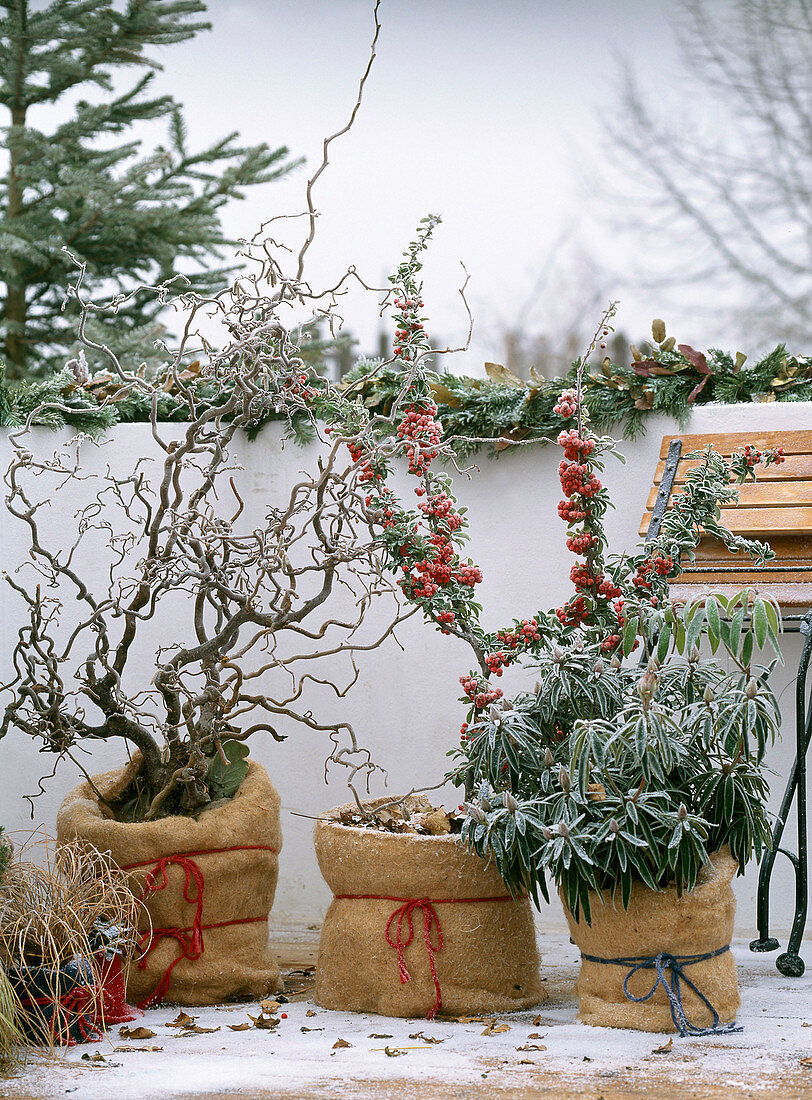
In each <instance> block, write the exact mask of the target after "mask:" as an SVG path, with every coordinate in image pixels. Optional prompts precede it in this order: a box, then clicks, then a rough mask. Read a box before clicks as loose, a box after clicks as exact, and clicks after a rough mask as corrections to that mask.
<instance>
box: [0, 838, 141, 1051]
mask: <svg viewBox="0 0 812 1100" xmlns="http://www.w3.org/2000/svg"><path fill="white" fill-rule="evenodd" d="M138 910H139V905H138V903H137V901H136V899H135V898H134V896H133V894H132V892H131V891H130V889H129V888H128V886H127V883H126V876H125V875H124V874H123V873H122V872H121V871H120V870H119V869H118V868H117V867H114V866H113V865H112V863H111V861H110V859H109V856H107V855H102V854H101V853H100V852H97V851H96V850H95V849H93V848H91V847H90V846H89V845H88V844H86V843H84V842H80V841H72V842H70V843H67V844H63V845H60V846H58V847H57V846H55V845H54V843H53V841H52V840H50V839H49V838H48V837H46V836H43V835H42V834H34V837H33V839H31V840H29V841H28V842H27V843H26V844H25V845H24V846H23V848H22V849H21V850H20V852H19V853H18V854H17V855H16V857H15V858H14V859H13V860H9V861H8V863H7V865H6V867H5V870H4V873H3V875H2V879H0V975H2V980H1V981H0V1011H1V1012H2V1020H3V1025H2V1028H1V1029H0V1034H1V1035H2V1038H3V1053H4V1057H5V1061H6V1062H7V1063H9V1064H13V1062H14V1060H15V1059H14V1056H15V1054H19V1051H20V1049H21V1048H22V1047H23V1046H28V1045H36V1046H40V1045H43V1044H44V1045H48V1046H55V1045H63V1046H73V1045H74V1044H75V1043H82V1042H96V1041H98V1040H99V1039H100V1038H101V1035H102V1032H103V1030H104V1028H105V1027H109V1026H110V1025H112V1024H114V1023H120V1022H124V1021H127V1020H132V1019H134V1013H133V1010H132V1009H130V1008H129V1006H127V1005H126V1004H125V1002H124V998H123V977H122V969H121V967H122V964H123V966H124V967H125V968H126V966H127V965H128V964H129V960H130V958H131V956H132V952H133V948H134V946H135V941H136V933H135V928H136V924H137V920H138V915H139V914H138ZM113 960H116V963H117V965H115V966H113V965H112V962H113Z"/></svg>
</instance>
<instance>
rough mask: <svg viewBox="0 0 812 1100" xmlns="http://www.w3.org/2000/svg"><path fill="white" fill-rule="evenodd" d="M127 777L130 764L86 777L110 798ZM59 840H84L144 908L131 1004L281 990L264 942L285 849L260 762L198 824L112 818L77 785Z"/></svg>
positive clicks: (273, 795) (193, 1001)
mask: <svg viewBox="0 0 812 1100" xmlns="http://www.w3.org/2000/svg"><path fill="white" fill-rule="evenodd" d="M130 780H131V768H125V769H122V770H119V771H115V772H108V773H106V774H104V775H99V776H94V777H93V783H94V784H95V786H96V788H97V789H98V790H99V791H101V793H102V794H103V795H104V797H105V798H106V799H110V800H112V799H114V797H115V794H116V792H117V791H118V790H120V789H122V784H126V783H128V782H129V781H130ZM57 837H58V839H59V840H60V841H65V840H69V839H70V838H72V837H81V838H83V839H85V840H88V841H90V843H91V844H93V845H94V846H95V847H96V848H98V849H99V850H100V851H102V852H110V854H111V856H112V858H113V859H114V860H115V862H116V863H117V864H118V866H119V867H121V868H122V869H123V870H131V871H132V876H131V885H132V889H133V891H134V893H135V894H136V896H142V897H143V901H144V905H145V907H146V911H147V912H146V913H145V915H144V920H143V921H142V922H141V923H139V932H140V933H141V934H142V942H141V956H140V959H139V961H138V962H135V963H133V964H132V965H131V967H130V970H129V975H128V978H127V997H128V999H129V1000H131V1001H134V1002H135V1003H137V1004H139V1005H141V1006H146V1005H152V1004H159V1003H161V1002H162V1001H169V1002H172V1003H175V1004H183V1005H206V1004H217V1003H219V1002H222V1001H227V1000H230V999H232V998H235V997H263V996H265V995H267V994H268V993H271V992H275V991H277V990H278V989H280V988H281V983H280V977H279V968H278V966H277V964H276V960H275V959H274V956H273V954H272V952H271V949H270V945H269V943H268V914H269V912H270V910H271V906H272V905H273V899H274V894H275V892H276V882H277V878H278V873H279V870H278V854H279V851H280V849H281V847H282V831H281V827H280V823H279V795H278V794H277V792H276V790H275V788H274V787H273V785H272V783H271V781H270V780H269V778H268V775H267V773H266V771H265V769H264V768H263V767H262V766H261V765H260V764H257V763H255V762H254V761H251V762H249V766H248V773H247V775H246V777H245V779H244V780H243V782H242V784H241V785H240V787H239V789H238V790H237V793H236V794H235V795H234V797H233V798H231V799H229V800H228V801H226V802H220V803H218V804H217V805H216V806H213V807H212V808H211V809H208V810H204V811H203V812H202V813H201V814H199V815H198V816H197V817H196V818H190V817H181V816H175V817H164V818H161V819H160V820H157V821H145V822H123V821H117V820H115V819H114V817H113V815H112V812H111V811H110V810H109V809H108V807H107V806H105V805H104V804H103V803H100V802H99V800H98V798H97V797H96V795H95V794H94V792H93V789H92V787H91V786H90V784H89V783H81V784H80V785H79V786H78V787H75V788H74V789H73V790H72V791H71V792H70V793H69V794H68V795H67V797H66V798H65V801H64V802H63V804H62V807H61V808H60V810H59V814H58V816H57Z"/></svg>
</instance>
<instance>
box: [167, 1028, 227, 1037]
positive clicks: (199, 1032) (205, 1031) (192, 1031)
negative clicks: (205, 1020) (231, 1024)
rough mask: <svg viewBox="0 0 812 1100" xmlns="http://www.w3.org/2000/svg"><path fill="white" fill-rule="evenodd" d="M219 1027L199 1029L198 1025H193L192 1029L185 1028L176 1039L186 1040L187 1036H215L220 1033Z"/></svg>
mask: <svg viewBox="0 0 812 1100" xmlns="http://www.w3.org/2000/svg"><path fill="white" fill-rule="evenodd" d="M219 1030H220V1028H219V1027H198V1026H197V1024H192V1025H191V1026H190V1027H185V1028H184V1029H183V1031H182V1032H181V1033H180V1035H176V1036H175V1038H176V1039H185V1038H186V1036H187V1035H213V1034H214V1033H215V1031H219Z"/></svg>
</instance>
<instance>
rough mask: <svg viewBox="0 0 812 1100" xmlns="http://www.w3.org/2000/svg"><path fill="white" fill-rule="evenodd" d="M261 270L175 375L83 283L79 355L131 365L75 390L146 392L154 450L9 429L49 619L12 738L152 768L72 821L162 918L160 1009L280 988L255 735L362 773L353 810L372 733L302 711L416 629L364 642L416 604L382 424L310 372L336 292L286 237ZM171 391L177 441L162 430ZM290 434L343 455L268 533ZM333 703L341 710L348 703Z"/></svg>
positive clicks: (32, 627)
mask: <svg viewBox="0 0 812 1100" xmlns="http://www.w3.org/2000/svg"><path fill="white" fill-rule="evenodd" d="M248 252H249V255H250V257H251V262H252V264H253V266H252V267H251V269H250V272H248V273H241V275H240V277H239V279H238V280H236V281H235V283H234V284H233V285H232V287H231V288H230V290H228V291H223V292H222V293H221V294H220V295H219V296H218V299H217V303H218V309H219V315H220V318H221V320H222V321H223V322H224V327H225V330H226V332H227V333H230V334H231V335H230V337H229V338H228V339H227V341H226V343H225V344H224V346H222V347H221V348H219V349H216V350H213V349H212V348H211V347H210V345H209V344H208V343H207V342H206V341H205V340H204V339H203V338H196V337H194V336H193V335H192V334H193V333H195V331H196V328H197V325H198V321H199V317H200V315H201V312H202V311H208V310H210V308H211V300H210V299H208V298H204V297H200V296H198V295H195V294H192V293H188V294H187V295H185V296H184V298H183V300H182V302H181V303H180V304H182V305H185V307H186V317H185V323H184V326H183V330H182V336H181V338H180V341H179V343H178V346H177V347H176V348H175V349H174V350H173V351H172V352H171V353H169V352H168V351H167V355H168V361H167V364H166V366H165V368H164V369H163V371H162V372H161V373H160V374H159V375H158V376H157V377H155V378H149V377H146V376H144V375H142V373H140V372H137V371H136V372H132V371H129V370H127V369H125V367H124V366H123V365H122V364H121V363H120V362H119V361H118V359H117V358H116V356H115V355H114V354H113V353H112V352H111V351H110V350H109V349H106V348H103V347H99V346H97V345H95V344H94V342H93V341H92V339H91V337H90V336H89V335H88V332H87V321H88V318H89V316H90V315H91V314H92V313H93V311H94V310H97V309H98V308H100V307H99V306H97V305H95V304H92V303H90V302H88V301H86V300H85V299H84V297H83V294H82V290H81V277H80V278H79V280H78V281H77V285H76V286H75V287H73V288H72V291H71V293H72V295H73V297H74V300H75V302H76V304H77V307H78V310H79V314H80V322H79V337H80V340H83V341H84V342H85V344H86V345H87V346H89V347H93V348H94V350H96V351H101V352H103V353H104V354H106V355H107V358H108V361H109V364H110V369H109V372H108V374H109V378H108V379H107V380H106V381H104V380H102V381H104V386H105V387H106V389H105V390H100V388H99V387H100V385H101V383H100V380H99V378H98V377H96V378H95V379H90V378H88V377H87V372H86V369H85V367H84V363H83V360H82V358H81V356H80V357H79V358H78V359H77V360H74V361H73V362H72V363H71V364H69V369H70V370H71V371H72V373H73V383H74V386H75V389H76V391H77V392H78V393H79V394H81V392H82V391H83V389H85V388H88V387H90V388H92V389H93V392H94V393H95V394H96V395H97V397H98V394H99V393H100V392H102V393H104V394H105V396H104V398H103V404H106V405H107V406H108V407H109V406H111V405H112V404H113V403H115V401H116V400H117V398H118V397H120V396H121V394H127V395H129V396H131V397H132V396H133V395H134V396H136V397H138V398H139V399H140V400H141V401H142V402H143V403H145V404H146V405H147V407H149V408H150V426H151V433H152V439H151V443H152V447H153V450H152V451H151V452H146V453H144V454H141V455H139V456H138V457H137V458H134V459H132V460H129V459H128V457H127V449H126V448H122V449H121V451H120V452H119V453H116V454H112V455H110V460H109V462H108V463H107V464H106V465H105V464H104V450H103V445H104V444H103V443H102V447H101V461H96V460H95V459H93V455H92V452H91V456H89V460H88V461H85V457H86V456H85V453H84V452H85V451H86V449H87V448H88V447H91V446H92V445H91V444H89V443H88V441H87V439H86V438H84V437H74V438H71V439H69V440H68V441H67V443H65V444H64V445H63V446H61V447H59V448H58V449H57V450H56V452H55V453H54V454H47V453H43V448H42V446H41V445H40V444H38V443H37V444H35V443H34V442H32V439H31V434H30V431H29V429H28V425H26V424H24V425H22V426H20V427H19V428H18V429H15V430H12V431H11V432H10V433H9V436H10V441H11V446H12V450H13V457H12V461H11V463H10V466H9V468H8V471H7V474H6V484H7V489H8V495H7V508H8V512H9V514H10V515H11V517H13V518H14V519H15V520H17V521H19V522H20V523H21V524H22V525H24V528H25V529H26V530H27V537H28V542H29V559H30V560H29V561H28V563H27V564H26V565H24V566H22V567H21V569H18V570H17V571H16V572H13V573H9V574H8V575H7V576H6V580H7V582H8V584H9V585H10V586H11V588H12V589H14V591H15V592H16V593H17V595H18V596H19V598H20V599H21V600H22V601H23V602H24V604H25V605H26V607H27V618H28V621H27V624H26V626H25V627H24V628H23V629H22V630H21V631H20V633H19V636H18V639H17V642H16V645H15V647H14V651H13V663H14V668H15V673H16V675H15V677H14V679H13V682H12V683H11V684H10V685H6V686H7V688H8V689H9V691H10V695H11V698H10V700H9V701H8V702H7V705H6V707H5V711H4V713H3V716H2V722H1V723H0V737H2V736H3V735H5V734H6V733H7V732H8V731H9V730H11V729H16V730H18V731H22V732H23V733H25V734H28V735H30V736H31V737H33V738H34V739H36V740H37V741H38V742H39V744H40V745H41V748H42V750H43V751H46V752H52V753H54V754H56V756H57V757H58V758H59V759H62V758H65V757H69V758H71V759H73V760H75V761H76V762H77V763H78V764H79V766H80V768H82V765H81V763H80V759H79V756H80V752H81V751H84V750H86V749H88V748H90V747H92V745H93V744H95V743H98V742H100V741H107V742H114V743H120V744H121V746H122V748H124V747H126V749H127V750H128V752H129V753H130V754H131V757H130V761H129V763H128V764H127V765H126V766H125V767H124V768H122V769H119V770H118V771H115V772H111V773H107V774H104V775H100V776H96V777H91V776H90V775H88V774H87V773H86V772H85V781H84V782H83V783H82V784H80V785H79V786H78V787H77V788H76V789H75V790H74V791H72V792H71V793H70V794H69V795H68V797H67V798H66V799H65V802H64V804H63V806H62V808H61V810H60V813H59V817H58V835H59V838H60V840H68V839H70V838H73V837H82V838H84V839H86V840H88V841H90V842H91V843H93V844H94V846H95V847H96V848H98V849H99V850H101V851H110V852H111V853H112V855H113V858H114V860H115V862H116V864H117V865H118V866H119V867H121V868H122V869H124V870H126V871H128V872H130V873H131V877H132V882H133V888H134V890H135V891H136V893H137V894H139V896H141V897H142V898H143V900H144V903H145V906H146V909H147V910H148V913H149V916H148V917H147V916H145V918H144V922H143V927H142V933H143V936H142V945H141V946H142V954H141V957H140V959H139V961H138V963H137V965H136V966H134V967H133V968H132V969H131V972H130V979H129V985H128V992H129V995H130V997H131V998H132V999H134V1000H136V1001H137V1002H138V1003H139V1004H153V1003H156V1002H160V1001H161V1000H163V999H166V998H169V999H172V1000H174V1001H178V1002H181V1003H185V1004H201V1003H211V1002H215V1001H220V1000H223V999H225V998H228V997H232V996H237V995H252V996H260V995H265V994H266V993H268V992H269V991H271V990H274V989H277V988H278V984H279V971H278V968H277V966H276V963H275V960H274V958H273V954H272V952H271V950H270V947H269V945H268V931H267V918H268V913H269V911H270V909H271V905H272V903H273V898H274V891H275V887H276V882H277V867H278V854H279V850H280V847H281V844H282V835H281V830H280V824H279V796H278V794H277V792H276V791H275V789H274V787H273V786H272V784H271V782H270V780H269V778H268V776H267V774H266V773H265V771H264V769H263V768H262V767H261V766H260V765H259V764H258V763H257V762H254V761H251V760H249V759H248V747H247V745H246V740H247V739H248V738H249V737H250V736H252V735H254V734H259V733H262V734H265V735H269V736H270V737H272V738H274V739H276V740H282V739H283V738H284V736H285V734H284V732H280V725H281V726H282V729H283V730H284V727H285V725H290V724H292V723H296V722H298V723H301V724H303V725H305V726H306V727H308V728H309V729H312V730H315V731H318V732H320V733H323V734H325V735H326V736H327V737H329V746H330V747H329V753H328V756H329V762H332V763H335V764H338V765H340V766H343V767H345V768H346V769H347V770H348V775H349V777H350V785H351V787H352V789H353V792H354V793H355V785H354V783H353V781H354V782H355V783H358V782H360V778H356V777H363V776H364V775H366V774H367V772H368V771H369V770H370V769H374V766H375V765H374V764H373V763H372V762H371V761H370V757H369V753H368V752H366V751H365V750H364V749H363V748H362V747H361V746H360V745H359V743H358V741H357V739H356V736H355V732H354V731H353V729H352V727H351V725H349V724H348V723H346V722H342V721H338V722H331V721H329V719H325V720H321V719H320V718H319V717H318V716H317V715H315V714H314V712H313V710H312V709H311V707H309V706H307V705H305V703H304V702H303V701H302V693H303V691H304V689H305V688H306V686H307V682H308V681H309V680H311V681H312V680H314V679H315V678H316V675H317V674H316V671H315V670H316V667H317V666H318V663H319V662H321V664H322V666H323V665H324V659H325V658H327V659H329V660H330V661H331V662H332V666H331V669H332V671H327V672H324V673H322V675H321V679H320V681H319V682H321V683H328V684H330V683H331V682H332V677H334V676H336V675H337V673H336V667H338V668H339V674H340V675H342V676H343V672H341V664H340V663H339V665H338V666H336V660H339V662H341V661H344V662H346V663H347V665H348V666H351V667H350V670H349V676H348V679H349V681H350V683H349V686H352V682H354V680H355V679H357V675H358V671H357V668H356V667H355V663H354V661H355V655H356V654H357V653H358V652H360V651H362V650H369V649H372V648H374V647H375V646H376V645H378V644H380V643H381V642H383V641H384V640H385V639H386V638H387V637H388V636H389V634H391V632H392V630H393V629H394V627H395V626H396V625H397V623H398V622H399V621H400V614H399V612H398V610H397V607H396V604H395V603H394V602H393V604H392V606H393V608H394V611H393V614H392V616H391V617H390V619H389V620H388V621H387V626H386V628H385V629H383V630H382V631H381V628H380V627H378V628H377V629H378V632H377V635H376V637H375V638H374V639H369V638H366V637H365V636H364V634H363V630H362V629H361V627H362V622H363V620H364V617H365V614H366V611H367V609H368V607H369V605H370V603H371V602H372V600H373V599H378V598H380V597H383V596H385V595H386V593H387V592H392V593H394V592H395V591H396V590H395V589H394V586H393V585H392V584H391V582H389V581H388V580H387V578H386V577H385V576H384V575H383V572H382V569H383V563H382V561H381V558H380V540H379V537H378V535H377V534H376V533H375V531H374V530H373V529H372V526H371V524H372V515H371V512H370V506H369V503H368V501H367V500H366V499H365V498H366V489H365V477H364V474H363V471H362V470H361V469H360V468H359V467H358V465H357V464H356V463H355V462H354V460H353V459H352V458H351V457H350V456H349V455H348V454H347V451H346V444H347V442H350V443H351V442H352V440H353V438H355V437H356V436H357V435H358V433H359V431H361V430H362V429H363V427H364V425H365V424H366V422H367V421H368V420H369V411H368V410H367V409H366V408H365V407H364V406H363V404H362V403H360V402H357V401H353V400H352V399H351V398H349V397H344V396H342V395H341V394H340V393H339V392H338V391H337V390H336V388H335V387H334V386H332V385H331V384H330V383H328V382H327V381H325V380H324V379H323V378H320V377H318V376H317V372H316V370H315V369H314V368H313V367H312V366H307V365H306V363H305V360H304V359H303V357H302V355H301V354H300V351H301V349H302V347H303V345H305V344H306V338H307V332H308V330H309V328H311V327H315V326H317V325H318V324H319V323H321V322H322V320H323V315H324V311H323V310H318V311H315V310H314V309H313V303H312V300H311V299H314V300H317V299H318V297H319V296H318V295H317V294H313V293H312V292H310V291H309V289H307V288H306V287H305V286H304V284H302V283H301V281H300V279H299V281H297V280H291V279H286V280H280V279H279V278H278V271H277V268H276V267H275V263H274V261H273V260H272V259H271V258H269V256H270V252H269V251H268V249H267V239H266V237H265V235H264V234H260V235H259V236H258V237H257V239H256V240H255V241H254V242H253V244H252V245H251V246H249V247H248ZM300 262H301V259H300ZM300 276H301V272H300ZM280 282H281V287H280V288H279V289H277V290H275V291H268V286H269V285H270V286H275V285H278V284H279V283H280ZM297 307H298V308H299V310H300V312H301V310H302V308H303V307H305V308H306V309H309V310H310V312H309V313H305V317H304V320H302V318H301V316H300V317H299V318H298V319H297V320H296V322H295V323H294V324H292V325H288V326H287V327H286V326H285V325H284V324H283V323H282V319H281V315H282V314H283V313H284V311H285V310H286V309H294V308H297ZM110 308H113V309H115V308H116V302H115V301H114V302H113V303H112V306H111V307H110ZM170 393H171V395H172V398H173V403H172V412H173V419H174V420H177V421H181V423H179V424H177V426H173V425H167V424H166V423H165V422H163V421H162V410H163V408H164V404H165V395H166V394H170ZM74 404H75V402H74ZM46 411H47V410H46ZM39 412H40V414H41V412H42V410H41V409H40V410H39ZM32 416H33V413H32ZM32 416H29V419H28V423H29V424H30V421H31V419H32ZM271 418H275V419H281V420H283V421H285V422H286V423H287V424H288V426H289V429H290V431H291V433H293V432H297V433H298V434H299V435H302V434H305V433H307V432H309V433H310V435H311V436H312V435H315V434H317V433H318V434H319V435H320V438H321V441H322V443H323V446H322V447H321V448H320V450H319V452H318V455H317V457H316V458H315V459H314V461H313V464H312V468H311V469H308V470H305V471H301V472H299V473H298V474H297V476H296V478H295V479H294V481H293V483H292V484H291V485H290V486H289V487H288V489H287V493H286V497H285V499H276V500H272V501H269V502H268V505H267V510H266V511H265V514H264V515H263V516H257V515H256V514H249V512H250V510H249V509H245V507H244V501H243V498H242V496H241V494H240V489H239V474H238V468H239V467H238V460H237V454H236V448H237V446H240V445H246V446H250V442H248V438H249V437H250V436H251V435H252V434H255V433H256V431H257V430H258V428H259V427H260V426H261V425H262V424H263V423H264V422H265V421H267V420H268V419H271ZM325 424H326V425H327V426H328V427H332V428H333V429H334V434H333V435H332V436H330V435H329V434H326V433H324V432H322V431H321V427H322V425H325ZM80 447H81V448H82V449H83V457H82V460H81V462H80V459H79V457H78V449H79V448H80ZM66 484H69V485H70V491H71V493H72V497H71V505H72V507H76V513H75V523H74V525H73V529H72V531H71V533H70V536H69V537H68V538H67V539H66V538H65V534H64V531H62V532H60V531H58V530H57V529H56V528H55V527H54V525H52V524H49V523H48V521H47V520H48V516H49V513H50V509H51V508H52V507H59V504H60V500H61V499H62V498H63V497H64V495H65V491H66V489H65V487H66ZM81 485H84V486H86V487H87V493H86V495H85V498H84V501H83V502H82V503H80V504H79V505H78V506H77V505H76V499H77V494H78V491H79V486H81ZM21 570H23V571H25V570H28V571H29V572H28V573H26V574H25V575H24V576H21V575H20V574H21ZM29 573H35V574H36V576H35V577H32V576H31V575H29ZM336 654H341V655H342V656H341V657H340V658H336V656H335V655H336ZM145 673H146V674H145ZM353 673H354V674H353ZM334 686H335V691H336V694H337V695H338V696H339V697H343V695H344V694H345V692H346V690H347V686H346V685H344V684H343V683H341V684H335V685H334ZM82 770H83V771H84V768H82ZM357 797H358V796H357V794H356V798H357Z"/></svg>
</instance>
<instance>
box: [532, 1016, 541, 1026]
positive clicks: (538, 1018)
mask: <svg viewBox="0 0 812 1100" xmlns="http://www.w3.org/2000/svg"><path fill="white" fill-rule="evenodd" d="M533 1027H541V1016H534V1017H533Z"/></svg>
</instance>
